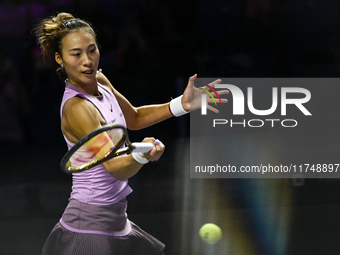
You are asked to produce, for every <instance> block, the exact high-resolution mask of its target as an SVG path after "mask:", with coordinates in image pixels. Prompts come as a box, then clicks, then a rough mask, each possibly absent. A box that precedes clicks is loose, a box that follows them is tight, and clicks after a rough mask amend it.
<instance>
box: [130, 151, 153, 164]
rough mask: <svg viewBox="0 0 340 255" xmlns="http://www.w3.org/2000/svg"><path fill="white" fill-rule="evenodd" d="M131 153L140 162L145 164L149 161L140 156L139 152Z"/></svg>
mask: <svg viewBox="0 0 340 255" xmlns="http://www.w3.org/2000/svg"><path fill="white" fill-rule="evenodd" d="M131 155H132V157H133V158H134V159H135V160H136V161H137V162H138V163H140V164H146V163H148V162H149V160H147V159H146V158H144V157H143V156H142V153H141V152H132V153H131Z"/></svg>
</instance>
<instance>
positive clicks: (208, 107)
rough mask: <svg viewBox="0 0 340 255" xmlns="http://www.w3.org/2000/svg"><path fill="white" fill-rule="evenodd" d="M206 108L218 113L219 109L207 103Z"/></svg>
mask: <svg viewBox="0 0 340 255" xmlns="http://www.w3.org/2000/svg"><path fill="white" fill-rule="evenodd" d="M207 109H208V110H210V111H212V112H214V113H219V110H217V109H216V108H214V107H212V106H210V105H207Z"/></svg>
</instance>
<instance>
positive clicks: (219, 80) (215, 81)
mask: <svg viewBox="0 0 340 255" xmlns="http://www.w3.org/2000/svg"><path fill="white" fill-rule="evenodd" d="M221 82H222V80H221V79H217V80H214V81H213V82H210V83H209V84H208V85H209V86H210V87H215V85H216V84H219V83H221ZM206 88H207V89H209V87H208V86H206Z"/></svg>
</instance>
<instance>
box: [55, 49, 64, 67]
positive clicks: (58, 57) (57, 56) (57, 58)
mask: <svg viewBox="0 0 340 255" xmlns="http://www.w3.org/2000/svg"><path fill="white" fill-rule="evenodd" d="M54 58H55V61H56V62H57V63H58V64H59V65H61V64H62V63H63V59H62V58H61V56H60V54H59V53H58V52H56V53H55V54H54Z"/></svg>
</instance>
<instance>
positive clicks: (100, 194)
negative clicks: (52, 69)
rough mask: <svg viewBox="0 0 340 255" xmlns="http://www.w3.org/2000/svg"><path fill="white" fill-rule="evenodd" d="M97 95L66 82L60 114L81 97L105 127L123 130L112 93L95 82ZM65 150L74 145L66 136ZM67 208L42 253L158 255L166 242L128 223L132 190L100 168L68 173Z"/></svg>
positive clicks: (119, 113) (119, 110) (118, 109)
mask: <svg viewBox="0 0 340 255" xmlns="http://www.w3.org/2000/svg"><path fill="white" fill-rule="evenodd" d="M98 90H99V92H100V94H101V95H100V96H98V97H96V96H92V95H89V94H87V93H85V92H84V91H82V90H81V89H79V88H77V87H76V86H74V85H72V84H70V83H68V82H67V81H66V86H65V92H64V96H63V99H62V103H61V108H60V114H61V117H62V110H63V107H64V105H65V103H66V101H67V100H69V99H70V98H73V97H76V96H77V97H80V98H83V99H84V100H88V101H89V102H91V103H92V104H93V105H94V106H95V107H96V108H97V109H98V111H99V112H100V114H101V115H102V117H103V118H104V120H105V121H106V123H115V124H119V125H122V126H124V127H126V122H125V118H124V115H123V113H122V111H121V109H120V107H119V104H118V102H117V99H116V97H115V96H114V94H113V93H112V92H111V91H109V90H108V89H106V88H105V87H104V86H102V85H101V84H99V83H98ZM64 138H65V141H66V143H67V146H68V148H69V149H70V148H72V146H74V143H72V142H70V141H69V140H68V139H67V138H66V137H65V135H64ZM72 180H73V184H72V192H71V197H70V199H69V204H68V206H67V207H66V209H65V211H64V213H63V215H62V217H61V219H60V221H59V222H58V223H57V225H56V226H55V227H54V229H53V230H52V232H51V234H50V235H49V237H48V239H47V241H46V243H45V246H44V248H43V251H42V254H44V255H45V254H46V255H47V254H48V255H56V254H79V255H80V254H81V255H85V254H88V255H95V254H101V255H106V254H107V255H109V254H110V255H111V254H119V255H120V254H121V255H123V254H124V255H129V254H131V255H132V254H133V255H139V254H140V255H141V254H147V255H152V254H154V255H158V254H161V253H162V251H163V250H164V247H165V246H164V244H163V243H161V242H160V241H159V240H157V239H156V238H154V237H153V236H151V235H150V234H148V233H147V232H145V231H144V230H142V229H141V228H139V227H138V226H137V225H135V224H134V223H133V222H130V221H129V219H128V217H127V213H126V209H127V201H126V196H127V195H129V194H130V193H131V192H132V189H131V188H130V186H129V185H128V181H127V180H126V181H119V180H116V179H115V178H114V177H112V176H111V175H110V174H109V173H108V172H107V170H106V169H105V168H104V166H103V165H98V166H95V167H93V168H91V169H89V170H86V171H83V172H79V173H73V174H72Z"/></svg>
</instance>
